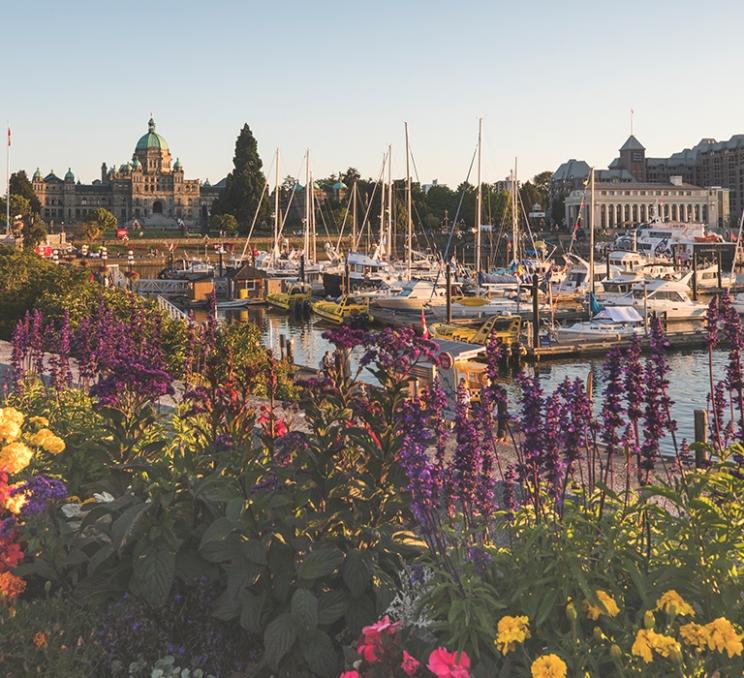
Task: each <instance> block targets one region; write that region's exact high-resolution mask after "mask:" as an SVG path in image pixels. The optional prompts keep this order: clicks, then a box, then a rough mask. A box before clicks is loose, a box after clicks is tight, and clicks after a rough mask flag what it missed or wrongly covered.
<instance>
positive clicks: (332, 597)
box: [318, 589, 347, 625]
mask: <svg viewBox="0 0 744 678" xmlns="http://www.w3.org/2000/svg"><path fill="white" fill-rule="evenodd" d="M346 599H347V593H346V591H342V590H340V589H339V590H334V591H327V592H325V593H321V594H320V597H319V598H318V624H323V625H325V624H333V623H334V622H336V621H338V620H339V619H341V617H343V616H344V613H345V612H346Z"/></svg>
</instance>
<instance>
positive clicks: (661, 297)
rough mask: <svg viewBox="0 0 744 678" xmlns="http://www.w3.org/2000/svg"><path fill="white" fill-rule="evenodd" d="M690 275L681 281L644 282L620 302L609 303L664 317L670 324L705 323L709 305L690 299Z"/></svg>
mask: <svg viewBox="0 0 744 678" xmlns="http://www.w3.org/2000/svg"><path fill="white" fill-rule="evenodd" d="M689 275H691V274H688V276H686V277H685V278H683V279H682V280H650V281H649V280H644V281H642V282H638V283H635V284H634V285H633V287H632V289H631V291H630V292H629V293H628V294H627V295H625V296H623V297H620V298H618V299H617V300H614V301H611V300H606V302H605V303H607V304H612V305H614V306H634V307H635V309H636V310H637V311H638V312H639V313H640V314H641V315H651V314H653V313H655V314H656V315H657V316H660V317H665V318H667V319H668V320H702V319H704V318H705V314H706V313H707V311H708V305H707V304H703V303H700V302H697V301H693V300H692V299H690V288H689V287H688V285H687V279H688V278H689Z"/></svg>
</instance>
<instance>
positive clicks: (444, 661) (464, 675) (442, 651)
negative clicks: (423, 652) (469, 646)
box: [427, 647, 470, 678]
mask: <svg viewBox="0 0 744 678" xmlns="http://www.w3.org/2000/svg"><path fill="white" fill-rule="evenodd" d="M427 666H428V668H429V671H431V672H432V673H433V674H434V675H435V676H436V677H437V678H470V657H468V655H467V652H459V653H458V652H450V651H449V650H447V649H446V648H444V647H438V648H437V649H436V650H434V651H433V652H432V653H431V654H430V655H429V663H428V664H427Z"/></svg>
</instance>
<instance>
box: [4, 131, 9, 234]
mask: <svg viewBox="0 0 744 678" xmlns="http://www.w3.org/2000/svg"><path fill="white" fill-rule="evenodd" d="M7 128H8V139H7V143H6V145H5V235H10V122H8V124H7Z"/></svg>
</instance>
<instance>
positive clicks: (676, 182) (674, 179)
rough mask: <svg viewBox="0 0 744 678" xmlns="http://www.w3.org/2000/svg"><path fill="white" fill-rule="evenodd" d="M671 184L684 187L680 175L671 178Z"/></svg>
mask: <svg viewBox="0 0 744 678" xmlns="http://www.w3.org/2000/svg"><path fill="white" fill-rule="evenodd" d="M669 183H670V184H671V185H672V186H681V185H682V176H681V175H679V174H675V175H674V176H671V177H669Z"/></svg>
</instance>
